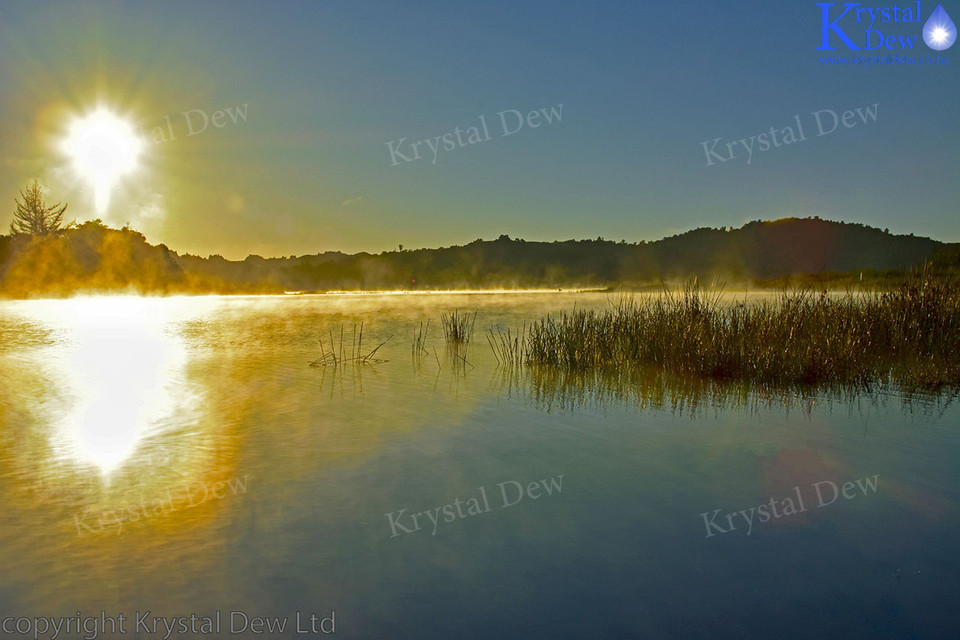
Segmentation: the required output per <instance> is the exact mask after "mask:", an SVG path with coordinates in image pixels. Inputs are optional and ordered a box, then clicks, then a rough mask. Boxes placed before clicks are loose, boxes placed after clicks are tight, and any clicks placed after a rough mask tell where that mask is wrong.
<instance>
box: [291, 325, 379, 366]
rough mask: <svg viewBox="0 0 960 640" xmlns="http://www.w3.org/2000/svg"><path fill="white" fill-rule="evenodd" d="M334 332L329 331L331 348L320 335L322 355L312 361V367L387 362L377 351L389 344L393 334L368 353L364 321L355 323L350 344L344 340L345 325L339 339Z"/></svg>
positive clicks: (341, 327) (341, 326) (341, 329)
mask: <svg viewBox="0 0 960 640" xmlns="http://www.w3.org/2000/svg"><path fill="white" fill-rule="evenodd" d="M334 335H335V334H334V332H333V331H330V332H329V336H328V337H329V340H330V341H329V345H328V346H329V350H328V349H327V347H325V346H324V336H322V335H321V336H320V339H319V343H320V357H318V358H316V359H315V360H313V361H311V362H310V363H309V365H310V366H311V367H327V366H333V367H339V366H343V365H346V364H355V365H356V364H376V363H379V362H386V360H384V359H382V358H377V357H376V355H377V352H378V351H380V347H382V346H383V345H385V344H387V343H388V342H389V341H390V339H391V338H393V336H390V337H389V338H387V339H386V340H384V341H383V342H381V343H379V344H378V345H377V346H375V347H374V348H373V349H371V350H370V351H368V352H367V353H364V352H363V323H362V322H361V323H360V325H359V326H357V325H354V327H353V336H352V339H351V340H350V342H349V344H348V343H345V342H344V331H343V325H340V331H339V337H340V339H339V341H336V342H335V341H334Z"/></svg>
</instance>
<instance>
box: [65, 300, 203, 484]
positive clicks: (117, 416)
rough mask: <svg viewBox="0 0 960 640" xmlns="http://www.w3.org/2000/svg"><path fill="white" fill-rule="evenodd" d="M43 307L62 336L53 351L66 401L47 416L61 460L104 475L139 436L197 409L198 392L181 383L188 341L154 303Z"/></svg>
mask: <svg viewBox="0 0 960 640" xmlns="http://www.w3.org/2000/svg"><path fill="white" fill-rule="evenodd" d="M168 309H169V305H168V306H167V308H165V311H167V310H168ZM48 310H49V311H50V312H51V313H53V314H55V315H56V316H58V317H56V318H49V320H52V321H53V322H55V323H56V324H57V325H58V326H59V327H60V329H61V332H62V335H63V340H62V341H61V344H60V345H58V346H57V347H56V348H55V349H54V353H53V354H52V358H53V359H54V360H55V361H56V364H57V367H56V368H57V370H58V373H59V374H60V375H61V376H62V380H61V382H60V384H62V385H63V386H64V389H63V395H64V397H65V398H66V402H63V403H61V406H60V407H59V410H58V411H57V412H56V415H54V416H51V418H52V426H53V430H52V433H51V437H52V442H51V446H52V448H53V450H54V452H55V454H56V455H57V456H58V457H60V458H62V459H66V460H70V461H73V462H74V463H78V464H81V465H93V466H94V467H95V468H97V469H98V470H99V471H100V473H101V474H102V475H104V476H109V475H110V474H111V473H112V472H113V471H115V470H117V469H118V468H119V467H121V466H122V465H123V464H124V463H125V462H126V461H127V460H129V459H130V458H131V456H133V454H134V453H135V452H136V451H137V448H138V446H139V444H140V443H141V441H142V440H143V439H144V438H146V437H149V436H153V435H157V434H159V433H162V432H163V431H164V430H166V429H169V428H170V427H172V426H176V425H182V424H184V423H185V421H189V420H190V419H191V416H192V415H193V414H195V413H196V412H197V410H198V408H199V404H200V394H199V392H198V391H197V390H196V389H195V388H194V387H192V386H191V385H189V384H188V383H187V382H186V376H185V368H186V364H187V351H186V346H185V345H184V343H183V340H182V339H181V338H180V337H179V336H178V335H176V333H175V332H172V331H170V330H168V329H167V327H168V323H169V322H170V320H171V318H170V317H169V313H164V314H159V313H157V311H158V310H157V309H156V301H152V300H150V299H138V298H128V297H122V298H78V299H75V300H70V301H66V302H64V301H58V303H57V304H52V305H50V306H49V307H48Z"/></svg>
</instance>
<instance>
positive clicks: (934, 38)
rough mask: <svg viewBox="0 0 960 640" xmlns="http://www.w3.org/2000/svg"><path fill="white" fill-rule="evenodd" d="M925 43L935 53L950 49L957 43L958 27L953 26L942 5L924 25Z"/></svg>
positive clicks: (939, 5)
mask: <svg viewBox="0 0 960 640" xmlns="http://www.w3.org/2000/svg"><path fill="white" fill-rule="evenodd" d="M923 41H924V42H926V43H927V46H928V47H930V48H931V49H933V50H934V51H943V50H944V49H949V48H950V47H952V46H953V43H954V42H956V41H957V25H955V24H953V20H951V19H950V16H948V15H947V12H946V11H944V10H943V5H942V4H938V5H937V8H936V9H934V10H933V13H931V14H930V19H929V20H927V23H926V24H925V25H923Z"/></svg>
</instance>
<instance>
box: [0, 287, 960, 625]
mask: <svg viewBox="0 0 960 640" xmlns="http://www.w3.org/2000/svg"><path fill="white" fill-rule="evenodd" d="M609 303H610V299H609V297H608V296H607V295H606V294H591V293H560V292H558V293H550V294H547V293H537V294H510V295H481V294H462V295H453V296H445V295H354V296H351V295H342V296H287V297H279V298H278V297H210V298H165V299H159V298H158V299H150V298H125V297H117V298H87V299H74V300H58V301H24V302H6V303H3V304H2V305H0V336H2V341H0V378H2V380H3V385H2V390H0V499H2V504H3V510H2V515H0V520H2V527H0V541H2V542H0V563H2V567H3V571H2V574H0V576H2V577H0V614H2V616H3V617H7V616H13V617H14V618H17V617H21V616H24V617H29V618H31V619H32V618H34V617H48V618H49V617H54V618H60V617H67V618H69V617H75V616H76V612H77V611H79V612H81V615H82V616H88V615H96V616H100V615H101V612H105V614H106V615H107V616H111V617H114V618H115V617H116V616H117V614H119V613H122V614H124V615H125V616H126V617H127V621H126V631H127V634H126V635H123V636H121V635H120V634H116V636H115V637H141V638H163V637H164V636H165V635H166V631H165V629H164V626H163V623H162V622H157V632H156V633H153V629H152V625H153V621H155V620H157V619H158V618H159V617H160V616H165V617H167V618H172V617H187V618H189V616H190V615H191V614H196V616H198V617H203V616H216V615H217V613H218V612H219V613H220V616H221V628H220V631H219V633H209V634H205V635H203V634H197V635H196V637H206V638H229V637H233V638H246V637H261V638H262V637H271V638H280V637H282V638H295V637H299V638H302V637H311V635H312V634H298V633H297V626H296V625H297V619H296V615H297V612H300V620H301V622H300V626H301V627H302V628H307V629H309V627H310V622H309V616H310V615H311V614H316V616H317V619H318V621H319V620H321V619H322V618H325V617H329V616H331V614H332V612H335V614H333V617H334V620H335V635H337V636H340V637H348V638H375V637H383V638H451V637H467V638H492V637H518V638H519V637H523V638H564V637H571V638H573V637H576V638H582V637H608V638H628V637H635V638H660V637H664V638H668V637H704V638H706V637H815V636H816V637H889V638H903V637H958V635H960V609H958V606H957V605H958V603H960V601H958V598H960V595H958V594H960V558H958V556H957V553H956V552H957V550H958V549H960V533H958V532H960V464H958V461H960V412H958V409H957V407H956V405H955V404H953V403H952V402H951V401H950V400H949V399H948V398H945V397H941V398H930V399H914V400H906V399H904V398H901V397H898V396H897V395H895V394H891V393H883V392H878V393H875V394H871V395H860V396H845V397H828V396H826V395H819V396H816V395H813V396H811V395H809V394H806V395H802V396H800V395H797V394H796V393H786V392H784V393H764V394H760V393H751V392H749V391H746V390H743V389H736V390H726V391H724V392H719V391H716V390H715V391H713V392H711V390H710V389H705V388H703V387H702V386H698V385H696V384H689V385H686V386H685V385H671V384H665V383H663V382H662V381H658V380H656V379H649V380H646V379H645V380H639V379H636V380H635V379H632V378H631V379H627V378H619V379H617V380H607V381H606V382H604V381H597V380H593V381H591V382H590V383H589V384H585V383H584V381H582V380H580V381H577V380H569V379H568V380H564V379H562V377H558V376H551V375H549V374H548V373H543V372H541V373H535V372H511V371H505V370H503V369H502V368H498V367H497V363H496V361H495V360H494V358H493V354H492V352H491V349H490V348H489V346H488V344H487V341H486V338H485V335H484V334H485V332H486V330H487V329H488V328H491V327H495V326H499V327H502V328H508V327H509V328H511V329H516V328H518V327H520V326H522V324H523V323H524V322H525V321H526V322H529V321H530V320H531V319H533V318H535V317H537V316H538V315H540V314H541V313H543V312H554V311H558V310H562V309H572V308H573V307H574V306H575V305H576V307H577V308H589V307H598V308H599V307H604V306H606V305H608V304H609ZM453 309H461V310H470V311H471V312H472V311H473V310H477V312H478V313H477V321H476V335H475V337H474V340H473V341H472V343H471V344H470V345H469V347H468V348H467V350H466V353H465V354H463V355H464V358H462V359H461V358H457V357H456V356H454V355H452V354H450V353H449V352H448V351H447V350H446V349H445V348H444V343H443V340H442V334H441V332H440V326H439V321H440V314H441V313H442V312H445V311H451V310H453ZM427 319H430V330H429V332H428V334H427V340H426V346H427V350H428V354H426V355H424V356H423V357H422V358H421V359H420V360H419V361H415V359H414V358H413V357H412V349H411V345H412V340H413V335H414V330H415V328H417V327H419V326H420V323H421V322H423V323H426V321H427ZM360 323H363V337H362V346H361V347H360V348H359V350H358V349H357V348H356V347H354V346H353V345H355V344H356V342H355V338H354V328H355V327H359V325H360ZM341 329H342V330H343V338H342V343H341V334H340V332H341ZM358 337H359V336H358ZM321 340H322V341H323V342H322V346H321ZM383 341H387V342H386V343H385V344H384V345H383V346H382V347H381V348H380V350H379V351H378V352H377V353H376V358H377V359H379V360H381V361H380V362H371V363H368V364H365V365H358V364H355V365H350V364H348V365H345V366H341V367H336V368H334V367H332V366H327V367H310V366H308V363H309V362H311V361H313V360H314V359H316V358H318V357H320V356H321V355H322V353H328V352H330V351H331V344H332V345H333V346H332V349H333V350H334V351H336V352H337V353H338V354H339V350H340V345H341V344H342V345H343V350H344V353H345V355H346V356H348V357H349V355H350V352H351V350H352V351H353V352H354V353H357V352H360V353H363V354H365V353H368V352H369V351H370V350H372V349H373V348H374V347H376V346H377V345H378V344H380V343H382V342H383ZM858 481H859V482H858ZM845 483H849V484H845ZM844 492H845V493H844ZM771 501H772V503H771ZM761 505H763V508H762V509H761V508H760V506H761ZM763 513H765V514H766V516H767V517H766V519H765V521H762V515H761V514H763ZM774 514H777V515H776V517H775V515H774ZM146 611H150V612H151V614H150V617H149V618H146V620H147V622H148V624H149V625H150V630H149V632H148V631H145V630H144V629H143V628H139V629H136V628H134V619H135V616H136V614H137V612H140V613H141V614H143V612H146ZM231 612H243V615H239V614H234V615H233V617H232V619H231ZM244 616H246V618H247V620H248V624H249V621H251V620H253V618H254V617H270V618H278V619H280V620H284V619H285V620H286V627H285V628H284V630H283V631H282V632H276V633H273V634H270V633H266V634H263V635H257V634H254V633H252V627H247V628H246V630H243V622H244ZM231 621H232V622H233V623H234V626H233V630H234V631H236V632H235V633H232V632H231ZM11 624H12V623H11ZM318 624H319V622H318ZM329 625H330V622H329V621H328V622H327V623H326V627H325V629H327V630H329V628H330V626H329ZM109 630H110V627H109V626H108V627H107V632H106V633H104V632H103V630H101V631H100V633H99V637H114V635H113V634H111V633H109ZM138 633H139V635H138ZM51 635H52V633H46V634H44V633H41V634H40V637H41V638H44V637H45V638H50V637H51ZM320 635H323V634H320ZM88 636H89V634H88ZM3 637H23V638H26V637H33V633H32V631H31V632H30V633H29V634H26V635H20V634H16V633H13V634H9V633H4V634H3ZM61 637H69V638H76V637H84V635H83V634H81V635H77V634H75V633H72V634H69V635H66V634H64V635H61ZM171 637H194V634H192V633H176V632H175V633H174V634H172V635H171Z"/></svg>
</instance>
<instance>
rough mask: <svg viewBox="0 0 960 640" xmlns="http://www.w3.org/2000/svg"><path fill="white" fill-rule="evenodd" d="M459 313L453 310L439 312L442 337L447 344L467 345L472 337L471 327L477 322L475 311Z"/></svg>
mask: <svg viewBox="0 0 960 640" xmlns="http://www.w3.org/2000/svg"><path fill="white" fill-rule="evenodd" d="M478 311H479V310H477V311H474V312H473V315H470V314H469V313H461V312H460V311H458V310H454V311H452V312H451V313H442V314H440V324H441V325H442V326H443V338H444V340H445V341H446V342H447V344H448V345H467V344H470V339H471V338H472V337H473V327H474V325H475V324H476V322H477V313H478Z"/></svg>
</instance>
